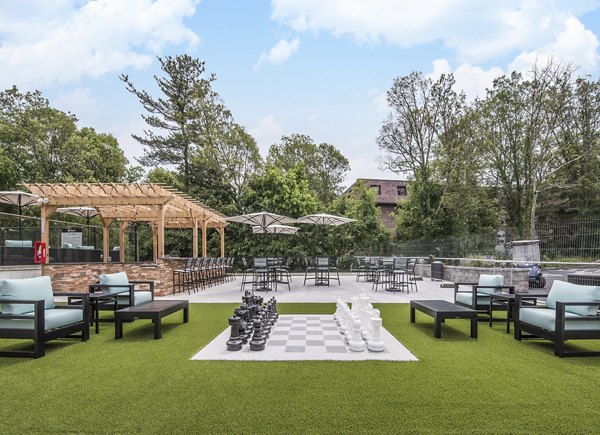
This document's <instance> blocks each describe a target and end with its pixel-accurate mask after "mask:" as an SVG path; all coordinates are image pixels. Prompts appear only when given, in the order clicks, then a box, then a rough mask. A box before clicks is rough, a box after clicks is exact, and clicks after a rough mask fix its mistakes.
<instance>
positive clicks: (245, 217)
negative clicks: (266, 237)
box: [227, 211, 296, 228]
mask: <svg viewBox="0 0 600 435" xmlns="http://www.w3.org/2000/svg"><path fill="white" fill-rule="evenodd" d="M227 220H228V221H229V222H238V223H241V224H249V225H253V226H257V227H260V228H266V227H268V226H270V225H276V224H293V223H295V222H296V219H294V218H291V217H287V216H282V215H279V214H275V213H269V212H267V211H260V212H257V213H248V214H241V215H239V216H232V217H228V218H227Z"/></svg>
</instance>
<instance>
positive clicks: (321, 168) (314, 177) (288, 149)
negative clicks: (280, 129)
mask: <svg viewBox="0 0 600 435" xmlns="http://www.w3.org/2000/svg"><path fill="white" fill-rule="evenodd" d="M267 164H268V165H270V166H274V167H277V168H280V169H282V170H284V171H288V170H291V169H293V168H297V167H302V170H304V171H305V172H306V178H307V180H308V184H309V186H310V188H311V189H312V190H313V191H314V192H315V193H316V195H317V198H318V199H319V201H320V202H321V204H323V205H328V204H331V202H332V201H333V200H334V199H335V197H336V196H337V195H339V194H340V193H341V191H342V182H343V181H344V178H345V177H346V174H347V173H348V171H349V170H350V163H349V162H348V159H347V158H346V157H344V156H343V155H342V153H341V152H340V151H339V150H338V149H337V148H336V147H334V146H333V145H331V144H328V143H321V144H319V145H317V144H315V143H314V141H313V140H312V139H311V138H310V137H309V136H306V135H302V134H293V135H291V136H283V137H282V138H281V143H280V144H274V145H272V146H271V148H270V149H269V154H268V155H267Z"/></svg>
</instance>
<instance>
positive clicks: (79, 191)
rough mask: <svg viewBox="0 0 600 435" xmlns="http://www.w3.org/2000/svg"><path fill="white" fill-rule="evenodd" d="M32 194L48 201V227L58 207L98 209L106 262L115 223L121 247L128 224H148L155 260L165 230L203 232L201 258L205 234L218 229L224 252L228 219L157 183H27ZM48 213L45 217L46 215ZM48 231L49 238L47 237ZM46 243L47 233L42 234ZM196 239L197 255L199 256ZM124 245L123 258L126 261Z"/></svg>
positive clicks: (160, 254) (159, 255) (44, 210)
mask: <svg viewBox="0 0 600 435" xmlns="http://www.w3.org/2000/svg"><path fill="white" fill-rule="evenodd" d="M25 187H27V189H29V191H30V192H32V193H34V194H36V195H39V196H40V197H42V198H47V200H48V201H47V202H46V205H45V206H44V207H42V215H43V217H45V220H46V224H47V221H48V219H49V214H51V213H52V212H53V211H54V210H55V209H56V207H58V206H89V207H94V208H96V209H97V210H98V213H99V216H100V219H101V220H102V226H103V228H104V231H103V252H104V261H108V243H109V240H108V234H109V232H108V227H109V226H110V224H111V223H112V222H113V221H115V220H116V221H118V222H119V223H120V231H119V234H120V238H119V245H122V244H123V242H122V238H123V236H122V234H123V232H124V229H125V228H126V225H127V224H126V223H129V222H148V223H149V224H150V226H151V227H152V228H153V230H154V241H155V245H154V251H155V255H154V257H155V258H162V257H163V256H164V254H165V252H164V231H165V229H166V228H189V229H191V230H193V231H195V234H196V237H197V230H198V227H200V228H201V229H202V255H203V256H206V231H207V229H208V228H216V229H217V230H218V231H219V233H220V234H221V255H223V252H224V241H223V237H224V231H223V229H224V228H225V226H226V225H227V221H226V220H225V219H226V216H225V215H223V214H222V213H219V212H218V211H216V210H214V209H212V208H210V207H207V206H206V205H204V204H202V203H201V202H199V201H196V200H195V199H193V198H191V197H189V196H188V195H185V194H183V193H181V192H179V191H177V190H175V189H173V188H170V187H168V186H164V185H162V184H158V183H150V184H140V183H130V184H117V183H70V184H67V183H60V184H40V183H34V184H25ZM44 213H45V214H44ZM47 236H48V234H47V231H46V239H47V238H48V237H47ZM42 240H44V234H42ZM197 245H198V243H197V238H196V241H195V246H194V248H195V249H194V252H195V253H196V254H197ZM123 256H124V248H123V247H122V246H121V252H120V258H121V260H123V258H124V257H123Z"/></svg>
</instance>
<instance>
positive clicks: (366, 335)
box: [361, 309, 379, 341]
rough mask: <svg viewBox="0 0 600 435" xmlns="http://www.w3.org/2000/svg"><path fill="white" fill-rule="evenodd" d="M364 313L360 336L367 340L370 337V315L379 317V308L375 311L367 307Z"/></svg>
mask: <svg viewBox="0 0 600 435" xmlns="http://www.w3.org/2000/svg"><path fill="white" fill-rule="evenodd" d="M365 313H366V315H365V322H364V323H362V321H361V324H362V325H363V328H362V338H363V340H367V341H368V340H369V338H370V337H371V317H379V310H377V312H375V311H374V310H373V309H368V310H366V311H365Z"/></svg>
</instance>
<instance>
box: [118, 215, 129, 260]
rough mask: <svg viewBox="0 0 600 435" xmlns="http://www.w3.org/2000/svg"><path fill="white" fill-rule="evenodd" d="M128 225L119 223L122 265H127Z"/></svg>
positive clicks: (122, 222)
mask: <svg viewBox="0 0 600 435" xmlns="http://www.w3.org/2000/svg"><path fill="white" fill-rule="evenodd" d="M128 225H129V223H128V222H124V221H120V222H119V262H121V263H125V230H126V229H127V226H128Z"/></svg>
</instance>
